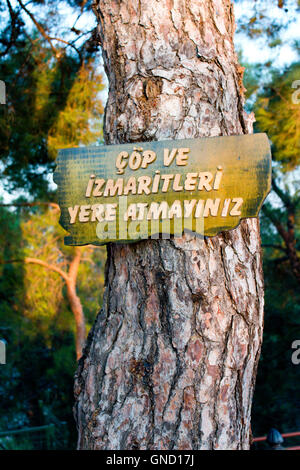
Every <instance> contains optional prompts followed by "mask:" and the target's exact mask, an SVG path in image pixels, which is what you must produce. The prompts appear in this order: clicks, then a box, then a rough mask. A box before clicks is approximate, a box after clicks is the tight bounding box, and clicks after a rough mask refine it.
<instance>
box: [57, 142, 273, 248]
mask: <svg viewBox="0 0 300 470" xmlns="http://www.w3.org/2000/svg"><path fill="white" fill-rule="evenodd" d="M54 181H55V182H56V183H57V185H58V200H59V205H60V208H61V219H60V223H61V225H62V226H63V227H64V228H65V230H67V231H68V232H69V233H70V235H69V236H67V237H65V243H66V244H67V245H85V244H94V245H99V244H104V243H109V242H118V241H119V242H130V241H137V240H139V239H145V238H159V236H160V237H162V238H169V237H170V236H171V235H175V236H181V235H182V233H183V232H184V231H188V232H192V233H195V234H197V235H205V236H214V235H216V234H217V233H219V232H221V231H224V230H230V229H233V228H235V227H236V226H237V225H238V224H239V222H240V220H241V219H242V218H246V217H256V216H257V215H258V212H259V210H260V208H261V206H262V203H263V201H264V199H265V197H266V196H267V194H268V192H269V191H270V188H271V152H270V146H269V142H268V138H267V136H266V134H253V135H242V136H229V137H210V138H203V139H185V140H167V141H159V142H141V143H132V144H123V145H109V146H98V147H86V148H80V147H79V148H75V149H65V150H61V151H60V152H59V156H58V159H57V168H56V170H55V175H54Z"/></svg>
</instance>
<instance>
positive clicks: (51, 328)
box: [0, 207, 106, 448]
mask: <svg viewBox="0 0 300 470" xmlns="http://www.w3.org/2000/svg"><path fill="white" fill-rule="evenodd" d="M58 216H59V215H58V212H57V211H56V210H53V209H47V208H46V209H45V208H44V209H43V208H42V209H41V208H40V207H34V208H30V209H25V208H22V209H17V210H16V211H15V212H13V213H12V212H10V211H8V210H7V209H4V208H2V209H1V210H0V217H1V219H0V220H2V227H3V230H2V232H0V236H1V245H0V246H1V253H0V262H1V264H0V302H1V308H0V337H1V338H4V339H5V340H6V341H7V345H8V348H7V357H8V363H7V365H5V366H1V369H0V374H1V378H0V410H1V411H0V430H4V429H6V430H7V429H14V428H19V427H24V426H39V425H43V424H46V423H47V424H48V423H49V422H50V423H51V422H55V420H57V418H59V420H60V421H67V423H68V426H69V435H70V444H69V445H74V440H75V429H74V423H73V418H72V403H73V375H74V372H75V367H76V357H75V345H74V344H75V322H74V318H73V315H72V312H71V310H70V306H69V303H68V301H67V298H66V296H65V287H64V282H63V281H62V279H61V278H60V276H59V275H58V274H57V273H52V272H51V271H49V270H47V269H45V268H44V267H42V266H36V265H33V264H24V263H23V262H22V260H23V259H24V257H25V256H31V257H36V258H39V259H42V260H44V261H46V262H47V263H49V264H51V263H52V264H55V265H57V266H59V267H60V268H61V269H63V270H66V271H67V270H68V264H69V262H70V259H71V257H72V254H73V250H74V249H73V248H72V247H65V246H64V245H63V235H64V233H63V229H61V227H60V226H59V224H58ZM4 220H5V223H4ZM82 251H83V262H82V263H81V265H80V268H79V273H78V284H77V286H78V294H79V296H80V297H81V299H82V304H83V309H84V312H85V315H86V319H87V328H88V329H89V328H90V327H91V325H92V323H93V322H94V319H95V315H96V313H97V312H98V311H99V308H100V303H101V298H102V291H103V287H104V275H103V273H104V263H105V257H106V254H105V249H104V248H93V247H90V246H87V247H83V248H82ZM13 260H15V261H17V262H11V263H9V264H4V261H6V262H8V261H13ZM28 439H30V435H28ZM11 445H13V444H11ZM27 448H30V447H27Z"/></svg>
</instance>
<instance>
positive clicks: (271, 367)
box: [252, 214, 300, 436]
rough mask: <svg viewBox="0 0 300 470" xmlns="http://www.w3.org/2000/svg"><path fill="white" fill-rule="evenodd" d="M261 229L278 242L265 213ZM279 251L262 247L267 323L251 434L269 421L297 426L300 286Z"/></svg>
mask: <svg viewBox="0 0 300 470" xmlns="http://www.w3.org/2000/svg"><path fill="white" fill-rule="evenodd" d="M277 215H278V214H277ZM282 215H283V217H284V216H285V214H282ZM261 231H262V241H263V244H271V243H273V244H274V245H277V244H278V245H279V246H280V245H281V240H280V237H279V236H278V234H277V233H276V232H275V231H274V229H273V228H272V226H270V221H269V220H268V219H267V218H266V217H264V216H262V217H261ZM283 255H284V254H283V252H282V250H280V249H276V248H265V249H264V275H265V326H264V341H263V347H262V355H261V359H260V363H259V367H258V376H257V384H256V391H255V394H254V403H253V411H252V431H253V434H254V435H255V436H259V435H263V434H265V433H266V432H268V430H269V429H270V428H271V427H275V428H277V429H278V430H280V431H281V432H290V431H297V430H299V429H300V402H299V380H300V368H299V366H297V365H294V364H293V363H292V360H291V357H292V353H293V351H294V350H293V349H292V348H291V345H292V343H293V341H295V340H296V339H299V338H300V290H299V286H298V284H297V281H296V279H295V278H294V277H293V275H292V274H291V268H290V265H289V262H288V260H287V259H285V257H284V256H283Z"/></svg>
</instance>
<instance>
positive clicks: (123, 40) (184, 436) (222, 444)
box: [75, 0, 263, 450]
mask: <svg viewBox="0 0 300 470" xmlns="http://www.w3.org/2000/svg"><path fill="white" fill-rule="evenodd" d="M95 12H96V15H97V18H98V22H99V34H100V40H101V44H102V48H103V56H104V63H105V68H106V73H107V75H108V78H109V83H110V88H109V98H108V103H107V107H106V115H105V136H106V142H107V143H108V144H115V143H124V142H133V141H149V140H161V139H179V138H181V139H182V138H191V137H207V136H220V135H233V134H243V133H247V132H251V130H252V121H253V119H252V118H251V117H249V116H247V115H246V114H245V112H244V111H243V85H242V74H243V69H242V68H241V67H240V66H239V64H238V61H237V56H236V54H235V52H234V46H233V34H234V29H235V23H234V16H233V9H232V5H231V2H230V1H229V0H205V1H204V0H127V1H121V0H97V1H96V3H95ZM262 329H263V275H262V266H261V249H260V236H259V225H258V220H256V219H248V220H245V221H243V222H242V223H241V224H240V226H239V227H238V228H237V229H235V230H232V231H230V232H226V233H222V234H220V235H218V236H216V237H213V238H205V239H199V238H196V237H192V236H191V235H184V236H183V237H182V238H180V239H179V238H177V239H175V238H172V239H170V240H147V241H142V242H139V243H135V244H130V245H126V244H119V245H118V244H110V245H109V246H108V259H107V272H106V291H105V295H104V302H103V309H102V311H101V312H100V314H99V315H98V317H97V320H96V322H95V325H94V327H93V329H92V331H91V333H90V335H89V339H88V344H87V347H86V350H85V352H84V355H83V358H82V360H81V361H80V365H79V369H78V371H77V376H76V384H75V395H76V405H75V414H76V419H77V424H78V430H79V440H78V447H79V448H81V449H155V450H158V449H248V448H249V440H250V413H251V402H252V395H253V389H254V383H255V376H256V368H257V363H258V359H259V354H260V347H261V341H262Z"/></svg>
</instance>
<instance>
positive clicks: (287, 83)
mask: <svg viewBox="0 0 300 470" xmlns="http://www.w3.org/2000/svg"><path fill="white" fill-rule="evenodd" d="M299 77H300V63H297V64H293V65H292V66H291V67H290V68H289V69H287V70H286V71H285V72H284V73H282V74H279V73H278V72H274V73H273V76H272V81H271V82H270V83H268V84H266V85H265V86H264V88H263V90H262V92H261V93H260V94H259V96H258V99H257V100H256V103H255V106H254V111H255V116H256V126H255V129H256V130H257V131H261V132H267V133H268V136H269V138H270V139H271V141H272V155H273V159H274V160H276V161H277V162H280V163H281V165H282V169H284V170H292V169H294V168H296V166H297V165H299V162H300V106H299V103H297V102H296V96H295V91H296V90H295V82H296V81H297V80H299ZM292 85H294V87H293V86H292ZM298 85H299V83H298ZM298 88H300V87H299V86H298ZM296 93H297V92H296ZM293 98H294V99H293Z"/></svg>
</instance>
